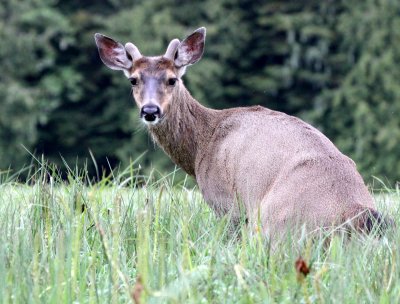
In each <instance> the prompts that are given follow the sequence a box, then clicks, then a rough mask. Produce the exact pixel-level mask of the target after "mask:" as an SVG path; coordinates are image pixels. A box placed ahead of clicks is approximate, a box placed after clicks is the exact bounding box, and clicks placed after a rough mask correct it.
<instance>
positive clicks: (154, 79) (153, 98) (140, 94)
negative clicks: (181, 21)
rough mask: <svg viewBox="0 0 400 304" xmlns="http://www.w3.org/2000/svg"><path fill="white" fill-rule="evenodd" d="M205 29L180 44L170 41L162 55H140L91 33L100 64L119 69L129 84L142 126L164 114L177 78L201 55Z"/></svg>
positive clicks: (178, 82)
mask: <svg viewBox="0 0 400 304" xmlns="http://www.w3.org/2000/svg"><path fill="white" fill-rule="evenodd" d="M205 36H206V29H205V28H204V27H202V28H199V29H198V30H196V31H194V32H193V33H192V34H191V35H189V36H188V37H186V38H185V39H184V40H183V41H182V42H180V41H179V40H178V39H173V40H172V41H171V42H170V43H169V46H168V48H167V50H166V52H165V54H164V55H162V56H156V57H147V56H142V54H141V53H140V51H139V50H138V48H137V47H136V46H135V45H134V44H132V43H130V42H128V43H126V44H125V46H123V45H122V44H121V43H119V42H116V41H115V40H113V39H111V38H109V37H107V36H104V35H102V34H95V40H96V45H97V48H98V50H99V54H100V58H101V60H102V61H103V63H104V64H105V65H106V66H108V67H109V68H111V69H113V70H122V71H123V72H124V74H125V75H126V77H127V78H128V79H129V81H130V83H131V84H132V92H133V97H134V99H135V101H136V104H137V106H138V107H139V109H140V117H141V118H142V120H143V121H144V122H145V123H146V124H152V125H154V124H157V123H159V122H160V121H161V120H162V119H163V117H164V116H166V115H168V108H169V105H170V104H171V103H172V102H174V96H176V94H178V92H179V88H180V87H181V86H183V84H182V80H181V77H182V76H183V74H184V73H185V70H186V67H187V66H189V65H192V64H194V63H196V62H197V61H199V60H200V58H201V56H202V55H203V50H204V43H205Z"/></svg>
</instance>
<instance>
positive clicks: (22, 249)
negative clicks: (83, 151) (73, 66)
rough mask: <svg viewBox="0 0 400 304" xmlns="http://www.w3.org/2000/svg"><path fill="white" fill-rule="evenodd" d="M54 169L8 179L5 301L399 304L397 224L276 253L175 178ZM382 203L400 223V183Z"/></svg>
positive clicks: (0, 189) (3, 213)
mask: <svg viewBox="0 0 400 304" xmlns="http://www.w3.org/2000/svg"><path fill="white" fill-rule="evenodd" d="M54 171H55V170H52V169H51V168H49V167H47V166H45V165H43V166H42V167H41V168H39V169H38V170H37V171H36V172H32V173H30V176H31V178H30V179H29V180H28V182H27V183H24V184H21V183H17V182H16V178H14V177H7V176H5V175H4V174H3V175H0V176H1V182H0V303H127V302H130V301H135V299H136V301H137V302H140V303H260V302H264V303H271V302H272V303H274V302H276V303H399V302H400V267H399V265H400V253H399V250H400V247H399V242H400V233H399V232H398V229H394V231H392V232H390V233H388V234H387V235H386V236H384V237H383V238H381V239H377V238H374V237H373V236H361V235H358V236H356V237H353V238H352V239H351V240H350V241H349V240H347V239H346V238H344V237H343V236H340V235H337V236H334V237H333V239H332V241H331V242H330V243H329V245H326V244H327V243H326V242H324V238H323V237H321V239H317V240H311V239H310V238H309V237H307V236H306V235H304V236H303V237H301V238H300V239H296V240H290V239H288V240H287V241H286V242H284V243H282V244H281V245H280V246H279V247H278V248H276V249H275V250H273V251H272V250H271V249H270V246H269V245H268V242H267V240H266V239H265V238H263V237H262V235H261V234H260V233H258V232H254V231H250V229H249V228H247V227H246V226H245V225H242V226H240V227H239V228H238V229H237V231H236V232H234V231H232V229H231V228H230V227H229V225H228V219H227V218H217V217H216V216H215V215H214V214H213V212H212V211H211V210H210V209H209V208H208V206H207V205H206V203H205V202H204V201H203V199H202V197H201V195H200V194H199V192H198V191H197V190H196V189H186V188H185V187H184V186H182V185H175V186H172V185H173V182H172V179H173V176H170V177H167V178H164V179H161V180H158V181H156V182H151V183H150V182H149V181H150V180H152V179H151V178H150V179H148V180H146V179H145V180H143V179H142V182H141V183H140V185H141V186H140V187H134V186H128V185H130V184H134V183H132V181H134V180H135V179H136V178H137V176H136V172H135V171H134V170H130V169H128V170H126V171H125V172H122V173H121V174H119V175H118V176H114V177H113V178H106V177H105V178H103V179H102V180H101V181H100V182H97V183H93V182H91V181H90V180H89V179H88V178H87V175H86V173H85V172H84V171H82V172H75V173H74V172H72V171H71V172H70V175H69V177H68V180H69V181H68V182H64V181H62V180H61V179H60V178H59V177H58V175H57V174H56V173H55V172H54ZM377 202H378V206H379V208H380V210H382V209H383V210H386V211H387V212H388V213H390V214H391V215H392V216H393V217H394V218H395V219H397V218H399V205H400V193H399V191H398V190H397V191H395V190H393V191H391V190H388V189H386V190H385V191H383V192H381V193H380V194H379V195H377ZM324 244H325V246H324ZM299 257H302V258H303V259H304V260H305V261H306V263H307V264H309V265H311V271H310V273H309V275H308V276H306V277H304V276H301V275H298V274H296V270H295V266H294V264H295V261H296V260H297V259H298V258H299Z"/></svg>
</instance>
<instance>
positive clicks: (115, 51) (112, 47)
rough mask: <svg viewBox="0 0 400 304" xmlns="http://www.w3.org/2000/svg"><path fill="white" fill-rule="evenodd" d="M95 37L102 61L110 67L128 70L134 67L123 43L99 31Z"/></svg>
mask: <svg viewBox="0 0 400 304" xmlns="http://www.w3.org/2000/svg"><path fill="white" fill-rule="evenodd" d="M94 39H95V41H96V45H97V48H98V50H99V55H100V58H101V61H103V63H104V64H105V65H106V66H108V67H109V68H110V69H113V70H128V69H129V68H131V67H132V58H131V57H130V56H129V55H128V54H127V52H126V50H125V47H124V46H123V45H122V44H121V43H119V42H117V41H115V40H113V39H111V38H109V37H107V36H104V35H102V34H98V33H97V34H95V35H94Z"/></svg>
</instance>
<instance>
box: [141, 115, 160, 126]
mask: <svg viewBox="0 0 400 304" xmlns="http://www.w3.org/2000/svg"><path fill="white" fill-rule="evenodd" d="M142 121H143V122H144V124H145V125H147V126H155V125H157V124H158V123H160V121H161V118H160V117H158V116H155V117H154V119H153V118H152V119H151V120H148V119H146V118H145V117H142Z"/></svg>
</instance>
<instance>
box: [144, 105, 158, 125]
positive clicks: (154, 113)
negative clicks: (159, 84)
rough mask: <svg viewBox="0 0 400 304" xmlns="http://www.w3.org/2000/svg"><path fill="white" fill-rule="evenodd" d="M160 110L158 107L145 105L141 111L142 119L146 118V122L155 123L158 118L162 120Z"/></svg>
mask: <svg viewBox="0 0 400 304" xmlns="http://www.w3.org/2000/svg"><path fill="white" fill-rule="evenodd" d="M160 114H161V111H160V108H159V107H158V106H156V105H145V106H143V107H142V110H141V111H140V117H141V118H144V120H145V121H148V122H153V121H155V120H156V119H157V118H160Z"/></svg>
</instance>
